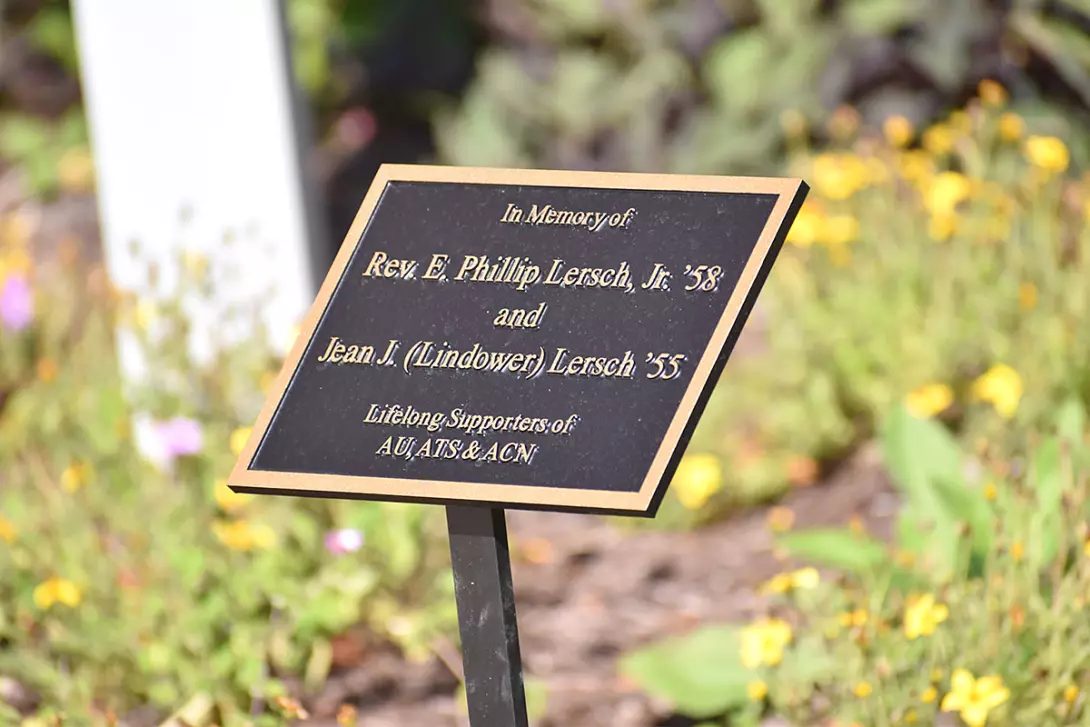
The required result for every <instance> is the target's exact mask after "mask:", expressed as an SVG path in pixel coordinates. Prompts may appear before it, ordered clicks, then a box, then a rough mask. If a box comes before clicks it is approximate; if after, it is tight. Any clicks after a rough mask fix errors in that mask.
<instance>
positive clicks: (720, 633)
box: [620, 627, 751, 719]
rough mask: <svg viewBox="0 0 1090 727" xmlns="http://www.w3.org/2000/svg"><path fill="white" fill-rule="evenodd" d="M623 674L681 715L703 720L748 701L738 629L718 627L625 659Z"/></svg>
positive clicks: (660, 644)
mask: <svg viewBox="0 0 1090 727" xmlns="http://www.w3.org/2000/svg"><path fill="white" fill-rule="evenodd" d="M620 670H621V673H622V674H624V675H625V676H627V677H628V678H629V679H632V680H633V681H634V682H636V683H637V684H639V685H640V686H642V687H643V688H644V689H645V690H647V691H648V692H649V693H650V694H652V695H654V696H655V697H658V698H660V699H666V700H668V701H669V702H670V704H672V705H673V706H674V708H675V709H677V710H678V711H679V712H681V713H682V714H685V715H688V716H690V717H694V718H696V719H704V718H708V717H714V716H716V715H720V714H724V713H726V712H728V711H730V710H732V709H735V708H738V707H740V706H742V705H744V704H745V703H746V701H747V697H746V684H747V683H748V682H749V680H750V678H751V677H750V674H749V672H748V671H747V670H746V669H745V668H744V667H743V666H742V662H741V660H740V659H739V658H738V629H736V628H731V627H715V628H707V629H702V630H701V631H699V632H697V633H695V634H692V635H689V636H681V637H676V638H674V639H670V640H668V641H663V642H660V643H658V644H655V645H653V646H650V647H648V648H646V649H641V650H638V651H634V652H632V653H630V654H628V655H626V656H625V657H624V658H623V659H622V661H621V663H620Z"/></svg>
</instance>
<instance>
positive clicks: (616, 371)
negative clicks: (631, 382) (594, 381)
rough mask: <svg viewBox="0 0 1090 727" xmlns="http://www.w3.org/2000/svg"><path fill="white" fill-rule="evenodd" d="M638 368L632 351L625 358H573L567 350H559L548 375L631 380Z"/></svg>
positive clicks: (551, 363)
mask: <svg viewBox="0 0 1090 727" xmlns="http://www.w3.org/2000/svg"><path fill="white" fill-rule="evenodd" d="M635 368H636V358H635V356H633V355H632V352H631V351H625V352H624V355H623V356H620V357H616V356H613V357H610V356H573V355H572V354H571V353H570V352H569V351H568V349H566V348H557V349H556V353H555V354H553V359H552V361H551V362H550V363H549V368H547V369H546V370H545V373H546V374H553V375H559V376H586V377H593V378H603V379H630V378H632V374H633V371H634V370H635Z"/></svg>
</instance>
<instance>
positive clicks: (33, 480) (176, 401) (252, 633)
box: [0, 212, 456, 725]
mask: <svg viewBox="0 0 1090 727" xmlns="http://www.w3.org/2000/svg"><path fill="white" fill-rule="evenodd" d="M19 214H20V213H18V212H17V213H15V216H11V217H8V218H4V219H0V230H2V231H6V232H7V233H8V234H7V235H6V236H5V237H4V238H3V246H2V247H0V573H3V574H4V577H3V579H0V674H3V675H4V677H5V678H7V679H10V680H14V681H15V682H16V683H18V684H19V685H20V687H21V689H22V690H23V691H25V692H26V693H28V694H30V695H32V697H33V701H34V702H35V704H36V707H34V709H35V710H36V714H37V717H38V718H40V719H43V720H47V721H46V723H49V722H48V719H50V717H49V716H50V715H53V714H58V713H60V712H64V713H66V714H67V715H68V717H69V718H70V719H72V720H75V721H77V722H78V723H80V724H84V723H86V724H113V723H116V720H117V719H118V718H119V717H123V716H124V714H125V712H126V711H128V710H130V709H133V708H135V707H137V706H140V707H144V708H147V707H148V706H149V705H150V706H151V707H153V708H155V709H158V710H161V716H162V717H163V718H165V717H166V716H168V715H169V714H170V713H171V712H173V711H174V710H176V709H180V710H181V712H180V713H179V714H181V715H182V716H183V717H185V718H186V720H187V721H188V722H190V723H194V724H195V723H203V722H208V721H209V720H216V721H217V722H218V723H219V724H222V725H242V724H245V723H248V722H254V723H269V721H270V720H271V721H272V723H276V724H281V723H283V722H284V721H286V720H288V719H291V718H292V717H293V715H294V716H298V715H299V714H300V713H301V711H300V710H302V707H300V706H299V703H298V700H299V699H301V698H303V697H305V694H306V693H307V692H308V691H309V690H312V689H314V688H316V687H317V686H318V685H320V684H321V683H322V681H323V680H324V679H325V677H326V675H328V674H329V673H330V671H331V670H334V669H338V668H345V667H350V666H352V665H353V662H352V661H351V660H352V659H358V658H359V656H358V655H359V654H360V653H362V649H361V648H359V647H360V646H362V644H358V643H355V640H358V639H360V638H363V637H361V636H357V635H356V634H357V632H360V633H366V638H367V639H376V640H383V639H385V640H390V641H392V642H394V643H395V644H397V645H399V646H400V647H401V648H402V649H403V650H404V651H405V652H406V653H407V654H408V656H409V657H410V658H426V657H428V656H429V655H430V653H431V648H432V646H433V645H434V644H435V642H436V640H437V639H446V638H448V637H453V636H454V634H455V633H456V629H455V624H456V612H455V604H454V597H453V581H452V579H451V577H450V572H449V565H448V560H447V558H448V556H447V552H446V548H445V542H444V531H443V523H442V519H441V518H438V519H437V518H436V517H434V514H435V513H433V512H432V511H430V510H427V509H424V508H418V507H411V506H405V505H394V504H378V503H366V502H344V501H332V500H330V501H306V502H299V501H295V500H292V499H290V498H275V497H251V496H247V495H240V494H236V493H234V492H232V491H231V490H230V489H229V488H228V487H227V486H226V482H225V479H224V478H225V477H226V475H227V473H228V472H229V470H230V467H231V465H232V464H233V462H234V460H235V458H236V457H237V456H238V453H239V452H240V451H241V449H242V447H243V446H244V445H245V442H246V439H247V438H248V436H249V432H248V430H247V429H246V427H245V423H246V422H248V421H251V420H252V417H253V416H254V415H255V411H256V408H257V407H259V406H260V404H261V402H262V400H263V398H264V395H263V393H262V389H263V387H265V386H267V385H268V383H269V380H270V379H271V377H272V375H273V374H274V373H275V372H276V370H277V369H278V367H279V363H280V362H279V360H278V358H277V356H276V355H275V354H274V353H273V350H272V348H271V347H270V346H269V345H268V344H267V343H266V341H267V336H266V333H265V331H263V329H262V328H260V327H256V326H255V327H254V328H253V330H252V335H251V336H250V337H249V338H248V339H247V340H246V341H245V344H244V345H235V346H234V347H231V346H225V347H223V348H222V349H221V350H220V351H219V353H218V354H217V355H216V356H215V357H214V358H213V359H212V360H211V361H210V362H207V363H197V362H195V361H193V360H191V358H190V357H189V353H188V349H187V348H186V346H185V341H186V332H187V323H186V320H187V319H186V317H185V316H184V315H183V313H182V309H181V305H180V303H181V301H183V300H185V299H191V298H193V297H194V296H200V295H206V294H208V293H210V292H211V290H210V288H209V285H208V275H207V273H208V271H207V270H206V267H207V265H206V263H204V261H201V260H200V259H194V258H193V256H188V258H189V259H188V260H187V261H186V262H187V264H186V265H184V266H183V269H185V270H186V271H187V272H186V273H185V274H184V276H183V279H182V280H181V282H180V286H181V287H180V288H179V289H178V290H177V291H175V294H174V296H173V297H168V298H166V299H165V300H164V301H158V302H156V303H155V304H151V303H149V302H147V301H143V300H138V299H135V298H133V297H132V296H131V295H127V294H120V293H118V292H116V291H113V290H112V289H111V288H110V286H109V285H108V284H107V282H106V278H105V275H104V274H103V272H102V270H101V269H99V268H97V267H92V268H91V269H90V270H88V269H86V267H85V266H82V265H80V264H78V262H79V261H78V259H77V258H78V256H77V255H75V254H74V253H73V252H72V251H71V250H68V251H62V255H61V260H62V263H61V264H60V265H59V266H56V267H41V266H39V267H35V266H34V265H32V264H31V261H30V257H29V254H28V253H27V246H26V245H25V244H22V243H23V241H24V240H25V235H24V232H25V231H26V230H25V228H26V227H27V226H29V225H32V221H30V220H28V219H27V218H25V217H20V216H19ZM13 230H14V231H15V232H16V233H19V234H14V233H12V231H13ZM246 313H247V312H246V311H242V312H240V313H239V315H242V316H245V315H246ZM115 324H123V325H126V326H128V327H129V328H130V329H131V330H133V331H135V333H136V334H137V339H138V340H139V341H140V342H141V346H142V348H143V350H144V353H145V355H146V358H147V360H148V361H149V362H151V364H152V365H151V366H149V370H150V371H151V373H150V374H149V377H148V380H147V381H145V382H144V383H145V384H146V385H145V386H144V387H136V388H133V387H124V386H123V385H122V384H123V382H122V380H121V378H120V376H119V374H118V369H117V361H116V357H115V355H114V339H113V331H114V326H115ZM360 626H362V627H363V629H362V630H361V629H360V628H359V627H360ZM349 647H351V648H349ZM353 654H355V655H356V656H353ZM292 684H298V685H299V686H297V687H292V688H290V689H289V685H292Z"/></svg>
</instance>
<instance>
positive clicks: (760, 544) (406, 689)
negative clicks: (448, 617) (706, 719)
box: [309, 448, 897, 727]
mask: <svg viewBox="0 0 1090 727" xmlns="http://www.w3.org/2000/svg"><path fill="white" fill-rule="evenodd" d="M780 505H781V506H786V507H789V508H790V509H791V510H793V511H794V512H795V514H796V525H795V527H796V528H806V527H815V526H824V525H845V524H847V523H849V522H850V521H851V520H852V519H853V518H859V519H860V520H861V521H862V522H863V524H864V526H865V527H866V528H867V530H868V531H870V532H871V533H873V534H875V535H877V536H879V537H888V535H889V533H890V528H891V519H892V516H893V515H894V514H895V512H896V505H897V502H896V498H895V497H894V495H893V494H892V492H891V490H890V488H889V486H888V481H887V478H886V477H885V475H884V474H883V472H882V469H881V466H880V463H879V461H878V458H877V456H876V454H875V452H874V451H873V450H872V449H870V448H868V449H865V450H863V451H861V452H860V453H858V454H857V455H855V456H854V457H853V458H851V459H850V460H849V461H848V462H847V463H846V464H845V465H844V466H843V467H842V468H840V469H839V470H838V471H837V472H835V473H833V475H832V476H831V477H830V478H829V479H828V480H827V481H826V482H825V483H823V484H821V485H819V486H815V487H812V488H808V489H804V490H798V491H795V492H793V493H792V494H791V495H789V496H788V497H787V498H786V500H785V501H783V502H782V503H780ZM766 515H767V509H766V508H759V509H755V510H753V511H751V512H748V513H745V514H743V515H740V516H738V517H735V518H733V519H731V520H729V521H726V522H723V523H719V524H716V525H713V526H709V527H707V528H704V529H701V530H698V531H695V532H684V533H664V532H628V531H624V530H621V529H618V528H617V527H616V526H615V525H613V524H612V523H610V522H608V521H605V520H602V519H599V518H595V517H587V516H581V515H566V514H554V513H538V512H511V513H509V515H508V523H509V528H510V530H511V539H512V543H513V547H514V549H516V551H517V552H518V553H520V555H521V557H519V558H518V559H517V560H516V561H515V563H514V565H513V570H514V580H515V592H516V597H517V609H518V619H519V632H520V638H521V647H522V657H523V666H524V669H525V672H526V674H527V675H530V676H532V677H534V678H536V679H539V680H542V681H543V682H544V683H545V684H546V685H547V688H548V699H547V708H546V715H545V717H544V718H543V719H542V720H541V721H540V722H539V724H538V727H662V726H663V725H668V724H675V723H676V722H672V721H670V720H671V719H672V718H673V717H674V715H672V714H671V710H670V708H669V706H668V705H663V704H656V703H654V702H653V701H652V700H650V699H648V698H647V697H646V696H644V695H643V694H641V693H639V692H638V691H637V690H635V689H634V688H632V685H629V684H626V683H624V681H623V680H622V679H621V678H620V677H619V676H618V674H617V671H616V661H617V658H618V657H619V656H620V655H621V654H623V653H625V652H626V651H628V650H630V649H632V648H634V647H637V646H640V645H642V644H646V643H649V642H652V641H655V640H657V639H659V638H662V637H663V636H667V635H671V634H679V633H684V632H685V631H688V630H690V629H692V628H694V627H697V626H700V625H702V624H708V623H716V622H722V621H735V620H747V619H751V618H753V617H754V616H755V615H757V614H759V613H760V611H761V609H762V607H763V603H762V600H761V599H760V597H758V596H757V595H756V590H757V587H758V586H759V585H760V584H761V583H762V582H763V581H765V580H767V579H768V578H769V577H771V576H772V575H774V574H775V573H777V572H779V571H782V570H783V569H785V568H788V567H793V566H794V565H797V564H793V563H789V562H784V561H782V560H780V559H778V558H777V556H776V554H775V553H774V552H773V544H772V536H771V534H770V533H769V531H768V528H767V526H766V522H765V521H766ZM526 556H529V558H527V557H526ZM454 658H455V659H456V658H457V655H456V654H455V657H454ZM440 664H441V663H440V662H439V661H438V660H436V662H435V664H432V665H408V664H402V665H401V666H400V667H399V668H398V667H396V665H395V662H394V661H390V660H388V659H387V658H385V657H384V659H382V660H380V661H379V663H377V664H376V663H371V661H370V660H369V661H368V662H365V663H363V664H361V665H360V666H359V667H357V668H356V669H354V670H353V671H352V672H350V673H347V674H343V675H337V676H335V677H333V678H332V679H330V682H329V685H328V687H327V689H326V693H325V694H323V695H322V697H319V698H318V699H316V700H314V701H313V702H312V704H311V706H312V707H313V711H314V717H316V718H317V719H316V720H311V721H310V722H309V724H315V723H317V724H321V725H323V727H325V725H332V724H333V722H332V720H331V717H332V716H333V713H335V710H336V707H337V706H338V705H339V704H340V703H341V702H350V703H354V704H357V705H359V713H360V725H361V727H394V726H395V725H396V726H397V727H466V726H467V725H468V721H467V720H466V719H465V718H464V717H463V716H462V715H461V713H460V710H459V709H458V707H457V705H456V704H455V701H454V699H453V697H451V696H450V693H451V691H450V689H449V687H450V679H451V676H450V672H449V670H446V671H444V668H443V667H441V665H440ZM392 668H393V672H391V669H392ZM376 670H381V671H382V672H383V673H384V674H385V675H386V676H385V678H384V679H382V680H380V682H381V684H382V690H383V693H382V694H381V697H380V698H378V699H376V696H378V695H376V692H375V691H374V690H373V689H371V688H368V689H363V690H359V689H352V688H345V687H347V685H348V684H349V683H350V682H355V683H356V684H358V685H360V686H364V685H366V684H368V683H369V682H368V679H369V677H367V676H365V675H368V674H370V673H372V672H374V671H376ZM427 674H430V675H431V678H433V679H434V680H435V681H433V682H432V683H431V684H430V685H429V684H428V683H427V676H426V675H427ZM422 679H423V683H422ZM333 695H335V696H336V698H331V697H332V696H333ZM676 724H680V723H676Z"/></svg>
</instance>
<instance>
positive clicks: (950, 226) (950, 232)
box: [927, 213, 958, 242]
mask: <svg viewBox="0 0 1090 727" xmlns="http://www.w3.org/2000/svg"><path fill="white" fill-rule="evenodd" d="M957 231H958V216H957V215H955V214H952V213H944V214H939V215H934V216H933V217H931V219H930V220H928V222H927V234H928V236H929V237H930V238H931V239H932V240H934V241H935V242H945V241H947V240H949V239H950V238H951V237H953V236H954V234H955V233H956V232H957Z"/></svg>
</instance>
